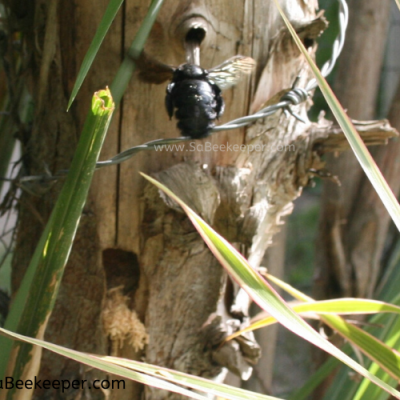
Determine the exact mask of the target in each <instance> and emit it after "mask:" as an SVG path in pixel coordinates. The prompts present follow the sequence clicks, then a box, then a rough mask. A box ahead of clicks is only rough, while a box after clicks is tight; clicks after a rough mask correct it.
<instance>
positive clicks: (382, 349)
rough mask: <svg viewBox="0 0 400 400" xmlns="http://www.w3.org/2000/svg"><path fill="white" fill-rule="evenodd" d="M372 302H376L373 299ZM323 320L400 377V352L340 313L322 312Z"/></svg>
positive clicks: (282, 284) (299, 295) (286, 287)
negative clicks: (350, 321) (349, 321)
mask: <svg viewBox="0 0 400 400" xmlns="http://www.w3.org/2000/svg"><path fill="white" fill-rule="evenodd" d="M268 279H270V280H271V281H273V282H274V283H275V284H276V285H278V286H279V287H281V288H282V289H284V290H286V291H288V292H289V293H291V294H292V295H293V296H294V297H296V298H297V299H299V300H303V301H311V302H312V301H314V300H313V299H312V298H311V297H309V296H306V295H304V294H303V293H301V292H299V291H297V290H296V289H294V288H292V287H291V286H290V285H288V284H287V283H285V282H282V281H281V280H280V279H278V278H276V277H273V276H271V275H269V274H268ZM372 303H375V302H374V301H372ZM376 303H377V304H375V306H374V307H376V306H377V305H378V304H379V303H382V306H383V304H387V303H383V302H376ZM388 306H389V307H386V309H387V310H389V309H392V310H393V311H395V312H398V311H396V309H397V308H398V307H397V306H395V305H389V304H388ZM320 318H321V321H323V322H324V323H325V324H327V325H329V326H330V327H331V328H332V329H333V330H335V331H336V332H338V333H339V334H340V335H341V336H343V337H344V338H345V339H346V340H347V341H349V342H350V343H353V344H354V345H355V346H356V347H358V348H359V349H360V350H361V351H362V352H363V353H364V354H365V355H367V356H368V357H369V358H370V359H371V360H374V361H376V362H377V364H378V365H379V366H380V367H381V368H382V369H383V370H384V371H386V372H387V373H388V374H389V375H391V376H392V377H394V378H395V379H400V353H399V352H397V351H396V350H394V349H392V348H391V347H389V346H387V345H386V344H385V343H383V342H382V341H381V340H379V339H377V338H376V337H374V336H372V335H371V334H369V333H367V332H365V331H363V330H362V329H360V328H358V327H357V326H354V325H353V324H350V323H348V322H347V321H345V320H344V319H343V318H341V317H339V316H338V315H328V314H321V315H320Z"/></svg>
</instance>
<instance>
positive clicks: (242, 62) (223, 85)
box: [208, 56, 256, 90]
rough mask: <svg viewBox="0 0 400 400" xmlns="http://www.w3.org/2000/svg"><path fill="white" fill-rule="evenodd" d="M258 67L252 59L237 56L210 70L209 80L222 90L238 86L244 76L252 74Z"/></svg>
mask: <svg viewBox="0 0 400 400" xmlns="http://www.w3.org/2000/svg"><path fill="white" fill-rule="evenodd" d="M255 66H256V62H255V61H254V60H253V59H252V58H251V57H245V56H235V57H232V58H230V59H229V60H226V61H224V62H223V63H222V64H220V65H218V66H217V67H214V68H212V69H210V70H208V78H209V79H210V80H211V81H212V82H214V83H215V84H216V85H217V86H218V87H219V88H220V89H221V90H224V89H228V88H230V87H232V86H234V85H236V84H237V83H238V82H239V81H240V79H241V78H242V77H243V75H248V74H250V73H251V72H252V71H253V70H254V68H255Z"/></svg>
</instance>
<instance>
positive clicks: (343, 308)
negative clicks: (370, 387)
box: [226, 299, 400, 340]
mask: <svg viewBox="0 0 400 400" xmlns="http://www.w3.org/2000/svg"><path fill="white" fill-rule="evenodd" d="M292 309H293V310H294V311H296V312H297V313H299V314H304V315H303V316H305V317H306V316H307V313H313V314H322V315H324V314H342V315H346V314H347V315H349V314H351V315H354V314H375V313H396V314H400V307H399V306H396V305H393V304H389V303H385V302H383V301H377V300H368V299H333V300H322V301H312V302H306V303H301V304H295V305H293V306H292ZM264 314H265V313H264ZM253 321H254V322H252V323H251V324H250V325H249V326H247V327H246V328H244V329H241V330H240V331H237V332H235V333H234V334H232V335H230V336H229V337H228V338H227V339H226V340H231V339H233V338H235V337H237V336H240V335H241V334H242V333H245V332H250V331H254V330H256V329H260V328H264V327H266V326H269V325H271V324H274V323H275V322H277V321H276V319H275V318H273V317H270V316H266V317H260V316H255V317H254V318H253Z"/></svg>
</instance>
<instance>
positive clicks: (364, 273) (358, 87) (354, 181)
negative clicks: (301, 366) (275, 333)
mask: <svg viewBox="0 0 400 400" xmlns="http://www.w3.org/2000/svg"><path fill="white" fill-rule="evenodd" d="M349 7H350V23H349V30H348V32H347V40H346V43H345V46H344V49H343V54H342V56H341V59H340V63H339V70H338V76H337V78H336V84H335V89H336V90H335V91H336V94H337V96H338V98H339V100H340V102H341V103H342V105H343V106H344V107H345V108H347V109H348V114H349V115H350V116H351V117H352V118H357V119H372V118H373V117H374V115H375V111H374V110H375V104H376V94H377V90H378V85H379V79H380V72H381V66H382V59H383V50H384V48H385V45H384V44H385V40H386V32H387V27H388V22H389V10H390V2H389V1H383V2H380V3H379V4H377V3H376V2H374V1H370V0H368V1H363V2H361V3H360V2H357V1H354V0H353V1H350V2H349ZM387 150H388V149H386V148H385V149H382V150H377V152H386V151H387ZM378 165H379V164H378ZM327 168H328V170H329V171H331V172H332V173H333V174H335V175H337V176H338V177H339V179H340V181H341V183H342V186H341V187H340V188H339V187H338V186H337V185H335V184H333V183H331V182H325V184H324V192H323V200H322V211H321V222H320V234H319V238H320V243H319V246H318V251H317V256H318V267H317V280H316V285H315V294H316V297H317V298H326V297H337V296H361V297H363V296H370V295H371V294H372V291H373V288H374V286H375V284H376V280H377V276H378V274H379V260H380V256H381V252H382V246H383V240H384V237H385V232H386V229H387V225H388V222H389V216H388V215H385V213H382V212H380V211H378V209H380V208H381V202H380V200H379V199H378V197H377V196H376V195H375V194H374V189H373V188H372V186H371V185H370V183H369V182H368V179H367V178H365V176H364V173H363V172H362V170H361V168H360V167H359V165H358V162H357V160H356V158H355V157H354V155H353V154H352V153H344V154H342V155H340V156H339V157H337V158H335V157H333V156H331V157H328V164H327ZM393 183H395V182H394V181H391V182H389V184H393ZM372 199H373V200H372Z"/></svg>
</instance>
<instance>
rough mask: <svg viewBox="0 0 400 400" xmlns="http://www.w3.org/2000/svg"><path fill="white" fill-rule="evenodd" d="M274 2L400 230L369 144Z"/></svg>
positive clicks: (398, 210)
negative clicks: (357, 129)
mask: <svg viewBox="0 0 400 400" xmlns="http://www.w3.org/2000/svg"><path fill="white" fill-rule="evenodd" d="M274 2H275V4H276V6H277V7H278V10H279V12H280V14H281V16H282V18H283V20H284V21H285V24H286V26H287V27H288V29H289V31H290V33H291V34H292V37H293V39H294V41H295V42H296V44H297V46H298V47H299V49H300V51H301V52H302V53H303V55H304V57H305V58H306V60H307V62H308V64H309V66H310V68H311V69H312V71H313V73H314V76H315V79H316V80H317V82H318V85H319V87H320V89H321V92H322V94H323V95H324V97H325V100H326V102H327V103H328V105H329V107H330V109H331V110H332V113H333V114H334V116H335V118H336V119H337V121H338V123H339V125H340V127H341V128H342V130H343V132H344V134H345V136H346V138H347V140H348V141H349V144H350V147H351V148H352V149H353V152H354V154H355V156H356V157H357V159H358V161H359V163H360V165H361V167H362V168H363V170H364V172H365V174H366V175H367V177H368V179H369V180H370V181H371V183H372V185H373V187H374V188H375V190H376V192H377V194H378V196H379V197H380V198H381V200H382V202H383V204H384V206H385V207H386V209H387V211H388V212H389V214H390V216H391V217H392V219H393V222H394V223H395V225H396V226H397V229H398V230H400V206H399V203H398V201H397V199H396V196H395V195H394V194H393V192H392V190H391V189H390V187H389V185H388V183H387V182H386V180H385V178H384V177H383V175H382V173H381V171H380V170H379V168H378V166H377V165H376V163H375V161H374V159H373V158H372V156H371V154H370V153H369V151H368V149H367V146H365V144H364V142H363V141H362V139H361V137H360V135H359V134H358V132H357V131H356V129H355V128H354V126H353V124H352V123H351V121H350V118H349V117H348V116H347V115H346V113H345V111H344V110H343V108H342V106H341V105H340V103H339V101H338V100H337V98H336V96H335V95H334V93H333V91H332V89H331V88H330V87H329V84H328V82H327V81H326V80H325V78H324V77H323V76H322V74H321V72H320V71H319V69H318V67H317V66H316V65H315V63H314V61H313V60H312V58H311V57H310V55H309V54H308V52H307V50H306V48H305V47H304V45H303V43H302V42H301V40H300V38H299V37H298V35H297V33H296V31H295V30H294V28H293V26H292V25H291V23H290V22H289V20H288V19H287V17H286V15H285V13H284V12H283V11H282V9H281V7H280V5H279V3H278V0H274Z"/></svg>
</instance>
